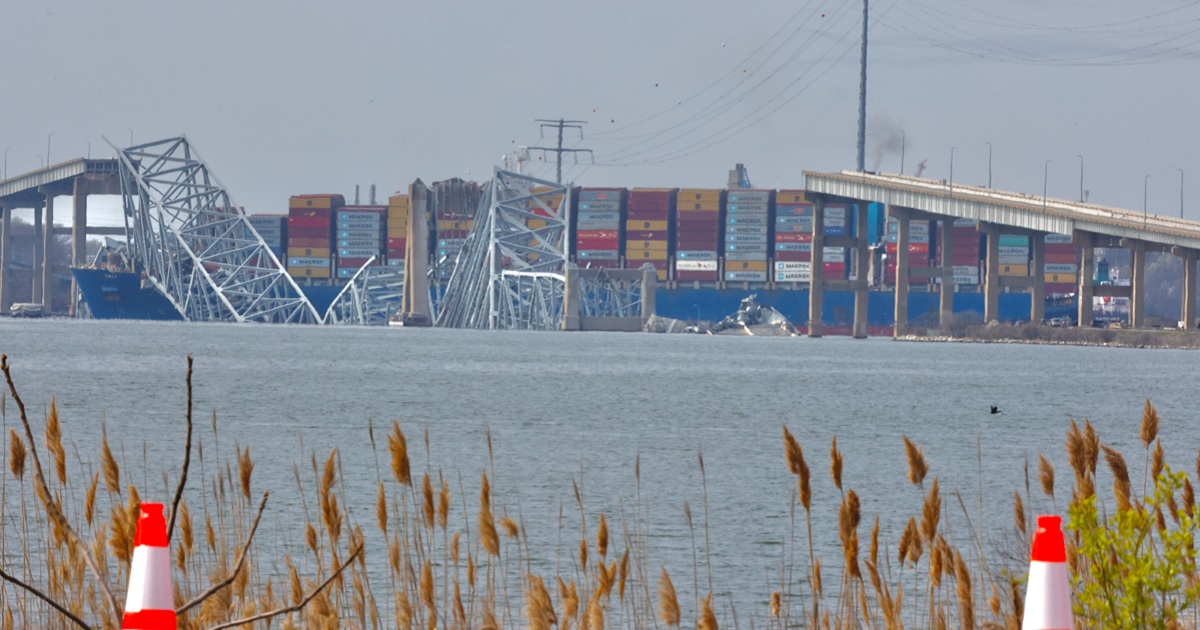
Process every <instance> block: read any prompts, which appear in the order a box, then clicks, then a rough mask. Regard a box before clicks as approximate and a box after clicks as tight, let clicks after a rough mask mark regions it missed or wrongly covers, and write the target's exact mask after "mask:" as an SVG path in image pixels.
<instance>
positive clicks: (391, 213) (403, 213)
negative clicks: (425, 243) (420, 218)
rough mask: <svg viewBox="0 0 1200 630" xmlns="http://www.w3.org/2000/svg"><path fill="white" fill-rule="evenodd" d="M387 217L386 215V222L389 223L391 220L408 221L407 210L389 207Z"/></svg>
mask: <svg viewBox="0 0 1200 630" xmlns="http://www.w3.org/2000/svg"><path fill="white" fill-rule="evenodd" d="M387 215H388V221H391V220H392V219H404V220H405V221H407V220H408V208H392V207H389V208H388V212H387Z"/></svg>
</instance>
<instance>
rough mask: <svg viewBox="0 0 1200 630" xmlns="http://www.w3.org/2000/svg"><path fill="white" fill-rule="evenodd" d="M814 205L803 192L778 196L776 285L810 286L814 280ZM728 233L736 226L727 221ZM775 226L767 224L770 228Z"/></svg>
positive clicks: (775, 256)
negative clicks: (784, 283)
mask: <svg viewBox="0 0 1200 630" xmlns="http://www.w3.org/2000/svg"><path fill="white" fill-rule="evenodd" d="M812 221H813V205H812V204H811V203H809V202H808V200H806V199H805V197H804V191H803V190H780V191H779V192H777V193H775V220H774V222H773V224H774V225H773V227H774V234H775V236H774V240H773V243H772V252H773V255H774V258H775V267H774V279H775V282H788V283H798V282H804V283H807V282H809V281H811V280H812V228H813V223H812ZM726 223H727V225H726V229H729V228H731V227H734V226H735V225H736V224H735V223H733V222H732V219H730V220H727V221H726ZM771 223H772V222H767V225H768V226H771Z"/></svg>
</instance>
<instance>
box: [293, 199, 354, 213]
mask: <svg viewBox="0 0 1200 630" xmlns="http://www.w3.org/2000/svg"><path fill="white" fill-rule="evenodd" d="M344 205H346V198H345V197H343V196H342V195H293V196H292V197H291V198H290V199H289V200H288V209H289V210H326V211H328V210H331V209H333V208H340V207H342V206H344ZM292 216H296V215H292Z"/></svg>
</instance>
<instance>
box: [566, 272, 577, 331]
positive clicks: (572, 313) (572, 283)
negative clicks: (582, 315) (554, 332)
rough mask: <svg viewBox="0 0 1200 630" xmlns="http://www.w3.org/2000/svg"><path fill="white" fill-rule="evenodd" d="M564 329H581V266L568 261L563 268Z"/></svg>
mask: <svg viewBox="0 0 1200 630" xmlns="http://www.w3.org/2000/svg"><path fill="white" fill-rule="evenodd" d="M562 329H563V330H580V321H579V268H578V267H576V266H575V265H573V264H571V263H567V265H566V268H565V269H563V319H562Z"/></svg>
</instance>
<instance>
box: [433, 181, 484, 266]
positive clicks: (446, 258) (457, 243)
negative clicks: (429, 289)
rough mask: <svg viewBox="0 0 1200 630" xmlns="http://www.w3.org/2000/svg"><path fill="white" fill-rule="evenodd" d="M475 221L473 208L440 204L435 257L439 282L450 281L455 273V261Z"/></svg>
mask: <svg viewBox="0 0 1200 630" xmlns="http://www.w3.org/2000/svg"><path fill="white" fill-rule="evenodd" d="M448 201H453V200H452V199H450V200H448ZM474 219H475V215H474V211H473V210H472V209H471V208H468V207H466V206H463V205H459V204H454V203H439V204H438V207H437V223H436V225H437V249H436V250H435V253H434V256H435V261H436V267H437V273H438V279H439V280H443V281H444V280H448V279H449V278H450V275H451V274H452V273H454V263H455V260H456V259H457V258H458V252H459V251H460V250H462V248H463V245H464V244H465V243H466V242H467V233H468V232H470V231H471V226H472V225H474Z"/></svg>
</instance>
